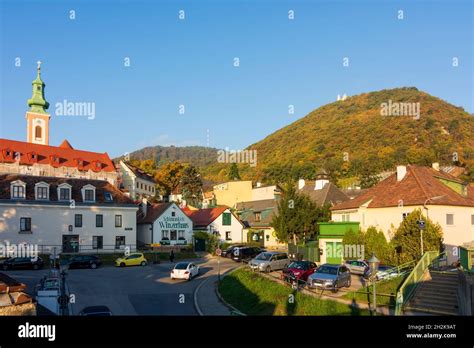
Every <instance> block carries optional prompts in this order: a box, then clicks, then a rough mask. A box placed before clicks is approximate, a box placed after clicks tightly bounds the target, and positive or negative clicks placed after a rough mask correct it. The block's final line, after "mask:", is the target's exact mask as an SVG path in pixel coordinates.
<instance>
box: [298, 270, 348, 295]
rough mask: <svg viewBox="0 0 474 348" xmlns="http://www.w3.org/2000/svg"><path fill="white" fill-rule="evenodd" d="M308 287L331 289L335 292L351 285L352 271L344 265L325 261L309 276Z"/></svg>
mask: <svg viewBox="0 0 474 348" xmlns="http://www.w3.org/2000/svg"><path fill="white" fill-rule="evenodd" d="M306 284H307V285H308V288H319V289H323V290H325V289H330V290H332V291H334V292H337V290H338V289H339V288H341V287H343V286H345V287H346V288H348V287H350V286H351V272H349V269H348V268H347V267H346V266H344V265H333V264H329V263H325V264H324V265H322V266H321V267H319V268H318V269H317V270H316V272H314V273H313V274H311V275H310V276H309V277H308V281H307V282H306Z"/></svg>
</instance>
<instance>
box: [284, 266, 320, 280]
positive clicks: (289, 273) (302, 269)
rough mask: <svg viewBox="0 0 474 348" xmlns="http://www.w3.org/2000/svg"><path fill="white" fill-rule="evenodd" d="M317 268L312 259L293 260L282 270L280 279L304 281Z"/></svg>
mask: <svg viewBox="0 0 474 348" xmlns="http://www.w3.org/2000/svg"><path fill="white" fill-rule="evenodd" d="M317 268H318V266H316V264H315V263H314V262H312V261H293V262H292V263H290V264H289V265H288V267H287V268H285V269H284V270H283V273H282V279H283V280H285V281H287V282H290V283H295V282H301V283H304V282H306V280H307V279H308V277H309V276H310V275H311V274H313V273H314V272H315V271H316V269H317Z"/></svg>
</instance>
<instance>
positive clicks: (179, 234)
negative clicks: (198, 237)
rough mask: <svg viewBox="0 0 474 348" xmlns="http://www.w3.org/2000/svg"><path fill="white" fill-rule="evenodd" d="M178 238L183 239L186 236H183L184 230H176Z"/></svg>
mask: <svg viewBox="0 0 474 348" xmlns="http://www.w3.org/2000/svg"><path fill="white" fill-rule="evenodd" d="M178 239H179V240H185V239H186V238H184V231H178Z"/></svg>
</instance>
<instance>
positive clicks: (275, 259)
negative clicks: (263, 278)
mask: <svg viewBox="0 0 474 348" xmlns="http://www.w3.org/2000/svg"><path fill="white" fill-rule="evenodd" d="M290 262H291V261H290V259H289V258H288V255H287V254H286V253H282V252H277V251H272V252H270V251H266V252H263V253H260V254H258V255H257V256H256V257H255V258H253V259H252V260H250V261H249V266H250V268H251V269H252V270H254V271H260V272H267V273H269V272H271V271H276V270H279V269H283V268H285V267H286V266H288V265H289V264H290Z"/></svg>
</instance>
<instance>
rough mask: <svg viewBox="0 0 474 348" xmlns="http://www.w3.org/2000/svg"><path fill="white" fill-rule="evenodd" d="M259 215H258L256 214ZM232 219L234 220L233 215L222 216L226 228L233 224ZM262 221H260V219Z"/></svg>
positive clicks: (225, 214) (224, 214)
mask: <svg viewBox="0 0 474 348" xmlns="http://www.w3.org/2000/svg"><path fill="white" fill-rule="evenodd" d="M255 214H257V213H255ZM231 219H232V215H231V213H223V214H222V224H223V225H224V226H229V225H230V224H231ZM255 221H257V219H256V218H255ZM259 221H260V219H259Z"/></svg>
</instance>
